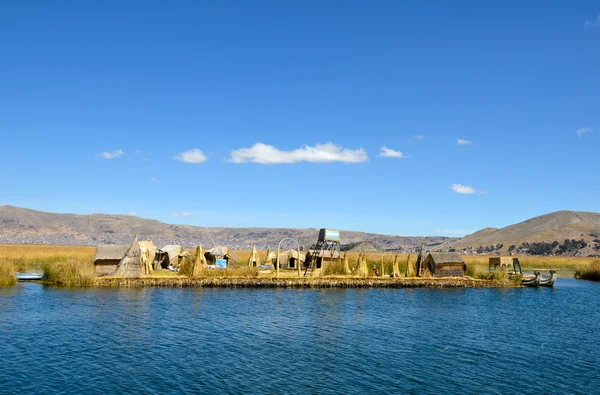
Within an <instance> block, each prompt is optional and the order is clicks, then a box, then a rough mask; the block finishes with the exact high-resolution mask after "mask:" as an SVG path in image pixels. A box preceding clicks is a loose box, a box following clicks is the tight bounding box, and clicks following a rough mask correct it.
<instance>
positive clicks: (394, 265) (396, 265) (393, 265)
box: [392, 254, 400, 277]
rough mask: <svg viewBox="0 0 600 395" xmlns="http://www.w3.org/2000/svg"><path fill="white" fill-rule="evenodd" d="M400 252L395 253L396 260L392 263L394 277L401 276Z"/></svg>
mask: <svg viewBox="0 0 600 395" xmlns="http://www.w3.org/2000/svg"><path fill="white" fill-rule="evenodd" d="M399 259H400V258H399V257H398V254H396V255H394V262H393V263H392V277H400V269H398V260H399Z"/></svg>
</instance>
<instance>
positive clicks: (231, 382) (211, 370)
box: [0, 278, 600, 394]
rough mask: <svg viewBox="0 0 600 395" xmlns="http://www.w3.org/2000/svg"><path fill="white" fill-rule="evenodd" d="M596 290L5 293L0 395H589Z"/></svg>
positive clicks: (594, 381) (0, 304)
mask: <svg viewBox="0 0 600 395" xmlns="http://www.w3.org/2000/svg"><path fill="white" fill-rule="evenodd" d="M599 306H600V284H596V283H591V282H586V281H577V280H574V279H567V278H561V279H559V280H558V281H557V284H556V287H555V288H554V289H448V290H440V289H414V290H410V289H409V290H402V289H400V290H387V289H381V290H355V289H353V290H287V289H282V290H264V289H260V290H258V289H245V290H243V289H231V290H230V289H152V288H144V289H98V288H93V289H64V288H52V287H47V286H43V285H40V284H25V283H22V284H19V285H17V286H15V287H11V288H0V393H2V394H5V393H7V394H10V393H24V392H26V393H43V394H52V393H73V392H86V393H121V392H129V393H133V392H135V393H139V392H144V393H156V394H161V393H165V392H196V391H203V392H211V393H212V392H219V393H221V392H227V393H240V392H244V393H265V392H268V393H333V392H336V393H339V392H343V393H365V392H369V393H371V392H396V393H398V392H418V393H441V392H445V393H447V392H451V393H541V392H550V393H565V392H568V393H598V391H600V313H599V311H598V307H599Z"/></svg>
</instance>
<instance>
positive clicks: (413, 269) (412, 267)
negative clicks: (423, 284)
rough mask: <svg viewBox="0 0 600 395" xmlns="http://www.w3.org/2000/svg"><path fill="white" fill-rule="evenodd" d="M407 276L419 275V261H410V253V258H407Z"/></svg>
mask: <svg viewBox="0 0 600 395" xmlns="http://www.w3.org/2000/svg"><path fill="white" fill-rule="evenodd" d="M405 276H406V277H416V276H417V262H416V261H415V262H411V261H410V254H408V258H406V274H405Z"/></svg>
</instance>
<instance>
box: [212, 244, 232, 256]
mask: <svg viewBox="0 0 600 395" xmlns="http://www.w3.org/2000/svg"><path fill="white" fill-rule="evenodd" d="M207 252H208V253H209V254H211V255H214V256H225V255H227V253H228V252H229V249H228V248H227V247H223V246H217V247H214V248H211V249H210V250H208V251H207Z"/></svg>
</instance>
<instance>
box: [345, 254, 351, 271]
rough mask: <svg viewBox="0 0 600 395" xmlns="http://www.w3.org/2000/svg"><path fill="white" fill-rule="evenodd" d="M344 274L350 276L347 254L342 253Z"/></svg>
mask: <svg viewBox="0 0 600 395" xmlns="http://www.w3.org/2000/svg"><path fill="white" fill-rule="evenodd" d="M344 274H350V265H349V263H348V253H346V252H344Z"/></svg>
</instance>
